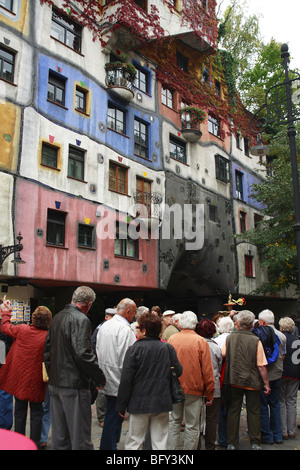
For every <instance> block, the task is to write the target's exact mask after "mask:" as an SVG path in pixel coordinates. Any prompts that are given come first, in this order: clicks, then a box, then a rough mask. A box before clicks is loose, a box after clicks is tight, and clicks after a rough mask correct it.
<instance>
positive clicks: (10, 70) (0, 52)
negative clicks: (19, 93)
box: [0, 46, 15, 83]
mask: <svg viewBox="0 0 300 470" xmlns="http://www.w3.org/2000/svg"><path fill="white" fill-rule="evenodd" d="M14 70H15V53H14V52H11V51H10V50H8V49H6V48H5V47H2V46H1V47H0V78H3V79H4V80H7V81H8V82H11V83H13V82H14Z"/></svg>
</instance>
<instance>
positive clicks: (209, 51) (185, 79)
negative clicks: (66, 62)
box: [40, 0, 253, 140]
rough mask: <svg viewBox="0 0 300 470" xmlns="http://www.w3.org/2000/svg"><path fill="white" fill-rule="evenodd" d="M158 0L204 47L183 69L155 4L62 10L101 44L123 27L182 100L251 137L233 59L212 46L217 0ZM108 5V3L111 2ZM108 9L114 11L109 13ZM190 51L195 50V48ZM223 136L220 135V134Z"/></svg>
mask: <svg viewBox="0 0 300 470" xmlns="http://www.w3.org/2000/svg"><path fill="white" fill-rule="evenodd" d="M40 2H41V4H48V5H53V4H54V2H53V1H52V0H40ZM162 2H163V3H164V4H165V5H166V6H167V7H168V8H169V9H170V12H171V13H173V14H176V15H177V16H178V15H179V14H180V18H181V24H182V25H185V26H187V25H188V27H189V30H191V32H192V33H193V34H194V35H195V36H196V38H197V40H198V41H200V42H201V43H202V44H203V45H204V46H205V47H204V49H205V48H206V50H205V51H204V52H198V53H197V57H195V55H194V57H193V59H192V58H191V60H190V67H189V70H188V72H185V71H183V70H181V69H180V68H179V67H178V65H177V60H176V50H177V49H178V48H179V49H180V48H181V49H182V51H183V52H185V51H186V50H187V49H188V48H183V47H182V43H180V40H179V41H178V40H176V39H175V38H173V37H170V35H169V34H167V33H166V32H165V31H164V29H163V28H162V26H161V21H160V15H159V11H158V9H157V7H156V6H155V5H150V11H149V12H145V11H144V10H143V9H142V8H141V7H139V6H138V5H137V3H136V2H135V1H134V0H111V1H109V2H106V3H107V5H100V3H99V0H77V1H76V2H72V1H71V0H64V1H63V3H62V9H61V10H60V11H63V12H64V13H67V14H68V15H70V17H71V18H72V19H74V20H76V21H78V22H79V23H80V24H81V25H82V26H83V27H87V28H88V29H89V30H90V31H91V32H92V34H93V39H94V40H99V41H100V43H101V45H102V47H103V48H104V47H105V46H106V45H107V42H108V40H109V35H108V33H111V32H113V31H117V30H119V29H122V28H123V29H124V28H125V29H126V30H128V31H129V32H130V34H131V35H132V36H134V37H136V38H137V39H138V43H139V48H140V50H141V51H142V52H143V54H144V55H145V56H146V57H148V58H149V59H151V60H152V61H153V62H154V63H155V64H156V65H157V68H156V74H157V78H158V80H160V81H161V82H162V84H163V85H164V86H166V87H169V88H170V89H172V90H176V91H178V93H179V94H180V95H181V97H182V101H184V102H186V103H187V104H189V105H194V106H196V107H199V108H202V109H204V110H205V111H207V113H208V114H212V115H214V116H215V117H216V118H219V119H222V120H226V122H230V123H231V128H230V132H236V130H239V132H241V133H242V134H243V135H244V136H246V137H248V138H250V140H252V139H253V135H251V133H250V131H249V124H248V123H249V113H248V112H247V111H246V110H245V109H244V107H243V105H242V103H241V101H240V99H239V97H238V94H237V91H236V86H235V81H234V75H233V59H232V57H231V56H230V54H228V53H227V52H226V51H219V52H218V51H217V41H218V36H219V30H218V22H217V19H216V16H215V8H216V0H208V2H207V7H205V8H204V7H203V5H204V4H205V2H203V1H195V0H182V10H181V11H180V13H178V12H177V11H175V9H174V7H173V6H172V5H171V3H170V2H169V1H168V0H162ZM112 7H113V8H112ZM112 12H113V13H112ZM135 44H136V43H135ZM194 54H195V51H194ZM204 67H206V68H207V70H208V71H209V80H206V81H204V80H203V70H204ZM216 78H217V79H218V81H220V82H221V83H222V90H223V93H222V95H221V96H219V95H218V94H217V93H216V89H215V79H216ZM222 137H225V136H222Z"/></svg>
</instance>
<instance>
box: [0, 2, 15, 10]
mask: <svg viewBox="0 0 300 470" xmlns="http://www.w3.org/2000/svg"><path fill="white" fill-rule="evenodd" d="M0 6H1V7H3V8H6V10H9V11H13V7H14V1H13V0H0Z"/></svg>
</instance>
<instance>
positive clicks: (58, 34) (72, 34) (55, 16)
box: [51, 9, 82, 52]
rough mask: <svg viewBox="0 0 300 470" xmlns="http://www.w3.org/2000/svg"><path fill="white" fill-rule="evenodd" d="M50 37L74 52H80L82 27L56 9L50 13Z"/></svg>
mask: <svg viewBox="0 0 300 470" xmlns="http://www.w3.org/2000/svg"><path fill="white" fill-rule="evenodd" d="M51 35H52V37H54V38H55V39H57V40H58V41H60V42H62V43H63V44H65V45H66V46H68V47H70V48H71V49H74V51H77V52H80V51H81V35H82V27H81V26H80V25H78V24H77V23H75V22H74V21H72V20H71V19H70V18H68V17H67V16H65V15H63V14H61V13H59V12H58V11H57V10H56V9H53V11H52V23H51Z"/></svg>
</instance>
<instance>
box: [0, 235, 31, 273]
mask: <svg viewBox="0 0 300 470" xmlns="http://www.w3.org/2000/svg"><path fill="white" fill-rule="evenodd" d="M17 240H18V243H17V245H10V246H2V245H0V269H2V265H3V261H4V260H5V259H6V258H7V257H8V256H9V255H11V254H12V253H17V254H16V256H15V258H14V259H13V260H12V263H18V264H22V263H25V261H23V260H22V258H21V256H20V251H22V250H23V245H22V244H21V240H23V237H22V236H21V233H20V232H19V235H18V236H17Z"/></svg>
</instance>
